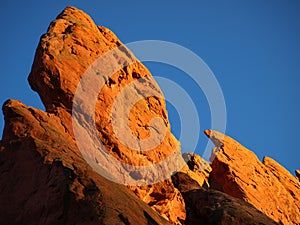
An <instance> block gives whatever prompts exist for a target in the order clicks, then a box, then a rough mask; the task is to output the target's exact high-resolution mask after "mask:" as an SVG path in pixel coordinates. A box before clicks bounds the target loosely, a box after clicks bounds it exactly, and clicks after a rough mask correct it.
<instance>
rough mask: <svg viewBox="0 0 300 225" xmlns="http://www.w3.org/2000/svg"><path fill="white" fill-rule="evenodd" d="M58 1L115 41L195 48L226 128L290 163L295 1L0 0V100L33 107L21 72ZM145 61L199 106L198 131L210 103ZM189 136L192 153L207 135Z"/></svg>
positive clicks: (294, 123)
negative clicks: (220, 100)
mask: <svg viewBox="0 0 300 225" xmlns="http://www.w3.org/2000/svg"><path fill="white" fill-rule="evenodd" d="M178 2H179V1H178ZM67 5H73V6H75V7H78V8H80V9H82V10H84V11H85V12H87V13H88V14H89V15H91V16H92V18H93V19H94V21H95V22H96V23H97V24H98V25H103V26H106V27H108V28H110V29H111V30H113V31H114V32H115V33H116V34H117V36H118V37H119V38H120V39H121V41H122V42H123V43H128V42H132V41H138V40H148V39H154V40H164V41H170V42H174V43H177V44H179V45H182V46H184V47H186V48H189V49H190V50H192V51H193V52H195V53H196V54H197V55H199V56H200V57H201V58H202V59H203V60H204V61H205V62H206V64H207V65H208V66H209V67H210V69H211V70H212V71H213V73H214V74H215V76H216V78H217V79H218V81H219V84H220V86H221V88H222V90H223V94H224V97H225V101H226V106H227V130H226V134H228V135H230V136H232V137H234V138H235V139H236V140H238V141H239V142H240V143H241V144H243V145H244V146H246V147H247V148H249V149H251V150H253V151H254V152H255V153H256V154H257V155H258V157H259V158H260V159H261V158H262V157H263V156H264V155H268V156H270V157H272V158H274V159H275V160H277V161H278V162H280V163H281V164H282V165H284V166H285V167H286V168H288V169H289V170H290V171H292V172H294V170H295V169H299V168H300V167H299V155H300V154H299V144H298V140H299V137H298V136H299V129H298V128H299V127H300V118H299V115H300V104H299V103H300V101H299V99H300V89H299V86H300V13H299V12H300V1H297V0H289V1H279V0H268V1H261V0H260V1H259V0H252V1H232V0H228V1H186V2H182V1H181V2H180V3H175V2H174V1H147V2H145V3H144V2H143V1H120V2H116V1H105V3H101V2H100V1H99V2H92V1H85V2H83V1H57V0H56V1H53V0H52V1H49V0H46V1H33V0H29V1H23V2H22V1H21V2H19V1H16V0H12V1H6V2H1V9H2V12H1V14H0V17H1V19H0V21H1V36H0V40H1V45H2V46H1V51H0V59H1V76H0V79H1V80H0V85H1V87H0V101H1V104H2V103H3V102H4V101H5V100H6V99H8V98H13V99H19V100H21V101H23V102H24V103H25V104H27V105H32V106H34V107H38V108H42V109H43V106H42V104H41V102H40V99H39V97H38V95H37V94H36V93H34V92H33V91H31V89H30V87H29V85H28V83H27V76H28V74H29V72H30V68H31V65H32V62H33V57H34V53H35V48H36V46H37V44H38V41H39V37H40V36H41V35H42V34H43V33H45V32H46V29H47V27H48V25H49V23H50V21H52V20H53V19H54V18H55V17H56V16H57V15H58V14H59V13H60V12H61V11H62V10H63V9H64V8H65V6H67ZM147 66H149V69H150V71H151V72H152V73H153V75H156V74H158V75H160V76H162V75H163V76H165V77H167V78H169V79H172V80H173V81H175V82H177V83H179V84H180V85H181V86H182V87H184V88H185V89H186V90H187V91H188V93H189V94H190V95H191V96H192V98H193V100H194V101H195V103H196V106H197V108H198V111H199V117H200V125H201V127H200V129H201V130H204V129H208V128H209V125H210V114H209V113H210V111H209V108H208V105H207V102H206V99H205V97H204V95H203V93H202V92H201V90H200V89H199V88H198V87H197V86H196V85H195V84H194V83H193V81H192V80H190V79H189V78H188V77H187V76H186V74H184V73H183V72H181V71H179V70H176V69H175V68H171V67H169V66H166V65H160V64H155V63H147ZM168 109H169V117H170V120H171V125H172V130H173V132H174V133H175V135H177V136H178V135H179V131H180V124H179V123H178V121H179V120H178V115H177V113H176V112H175V110H174V109H173V108H172V107H171V106H168ZM191 119H193V118H191ZM2 128H3V117H2V116H1V117H0V129H1V130H2ZM182 132H190V133H192V132H193V130H186V131H185V130H183V131H182ZM199 136H200V139H199V144H198V147H197V149H196V152H198V153H199V154H200V155H201V149H203V148H204V147H205V145H206V142H207V139H206V137H204V135H203V133H202V132H201V133H200V134H199ZM182 145H183V146H182V147H183V150H184V151H191V150H190V149H189V143H188V142H185V143H182Z"/></svg>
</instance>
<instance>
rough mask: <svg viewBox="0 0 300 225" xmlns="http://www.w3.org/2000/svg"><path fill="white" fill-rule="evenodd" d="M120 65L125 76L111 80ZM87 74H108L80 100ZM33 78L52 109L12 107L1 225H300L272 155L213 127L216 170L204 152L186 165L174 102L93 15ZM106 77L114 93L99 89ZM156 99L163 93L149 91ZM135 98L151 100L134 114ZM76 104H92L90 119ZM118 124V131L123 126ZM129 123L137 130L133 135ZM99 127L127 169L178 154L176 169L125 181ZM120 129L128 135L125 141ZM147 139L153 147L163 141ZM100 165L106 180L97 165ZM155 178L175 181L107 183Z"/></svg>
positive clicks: (59, 27) (58, 25)
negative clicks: (101, 151)
mask: <svg viewBox="0 0 300 225" xmlns="http://www.w3.org/2000/svg"><path fill="white" fill-rule="evenodd" d="M115 48H117V51H116V52H115V53H116V54H113V55H112V56H113V57H112V58H111V60H110V61H107V62H106V64H101V66H100V69H101V70H100V71H98V70H96V69H95V68H94V67H90V66H91V64H93V62H95V60H96V59H98V58H99V57H100V56H103V55H106V56H107V53H108V52H111V51H114V50H113V49H115ZM109 59H110V58H109ZM131 62H132V63H131ZM96 66H99V64H97V65H96ZM110 68H120V69H119V70H117V71H114V73H112V75H111V76H109V75H107V76H106V74H105V73H104V75H103V72H107V71H110ZM86 71H88V72H89V73H92V75H95V76H96V77H97V78H96V79H95V82H94V83H93V81H94V80H92V81H90V80H88V81H87V84H89V85H90V86H85V89H84V90H85V92H82V93H81V94H82V95H79V97H78V96H77V95H75V93H78V92H76V91H77V90H78V85H79V83H80V80H82V79H83V77H85V75H84V74H86ZM102 78H103V79H102ZM101 79H102V81H101ZM28 81H29V83H30V85H31V87H32V89H33V90H35V91H36V92H38V94H39V95H40V97H41V100H42V102H43V103H44V105H45V108H46V112H44V111H41V110H38V109H35V108H32V107H28V106H25V105H24V104H23V103H21V102H19V101H16V100H8V101H7V102H5V103H4V105H3V113H4V117H5V128H4V131H3V137H2V140H1V143H0V203H1V204H0V224H12V225H15V224H17V225H18V224H19V225H21V224H24V225H25V224H26V225H27V224H38V225H40V224H46V225H47V224H51V225H52V224H58V225H60V224H62V225H71V224H72V225H73V224H74V225H77V224H78V225H79V224H93V225H94V224H107V225H111V224H125V225H135V224H136V225H143V224H145V225H146V224H147V225H157V224H186V225H189V224H215V225H218V224H260V225H262V224H276V223H275V222H273V221H272V220H271V219H270V218H272V219H274V220H275V221H277V222H279V221H280V222H282V223H283V224H299V196H300V195H299V186H300V185H299V179H298V178H295V177H293V176H292V175H291V174H290V173H289V172H288V171H286V170H285V169H284V168H283V167H282V166H280V165H279V164H278V163H277V162H275V161H274V160H272V159H271V158H268V157H265V158H264V161H263V163H261V162H260V161H259V160H258V159H257V157H256V156H255V155H254V153H253V152H251V151H249V150H247V149H245V148H244V147H243V146H241V145H240V144H239V143H237V142H236V141H234V140H232V139H231V138H229V137H227V136H225V135H223V134H221V133H218V132H215V131H206V134H207V136H208V137H209V138H210V139H211V140H212V141H213V142H214V144H215V145H216V148H215V149H214V154H216V157H215V159H214V160H213V162H212V164H209V163H208V162H205V161H204V160H203V159H202V158H201V157H200V156H197V155H196V154H191V153H188V154H184V155H183V157H181V154H180V145H179V142H178V141H177V140H176V139H175V137H174V136H173V135H172V134H171V132H170V124H169V121H168V117H167V111H166V104H165V101H164V99H163V96H162V95H161V91H160V89H159V87H158V85H157V84H156V82H155V81H154V79H153V78H152V76H151V74H150V72H149V71H148V70H147V68H145V67H144V65H143V64H141V63H140V62H139V61H137V60H136V59H135V57H134V55H133V54H132V53H131V52H130V51H129V50H128V49H127V48H126V47H125V46H123V45H122V43H121V41H120V40H119V39H118V38H117V37H116V36H115V35H114V34H113V33H112V32H111V31H110V30H108V29H107V28H105V27H101V26H96V25H95V24H94V22H93V20H92V19H91V18H90V17H89V16H88V15H86V14H85V13H84V12H82V11H81V10H78V9H76V8H74V7H67V8H66V9H65V10H64V11H63V12H62V13H61V14H60V15H59V16H58V17H57V18H56V19H55V20H54V21H53V22H51V24H50V26H49V28H48V30H47V33H46V34H44V35H43V36H42V37H41V40H40V43H39V45H38V47H37V50H36V55H35V59H34V63H33V65H32V70H31V72H30V75H29V77H28ZM100 81H101V82H102V83H103V86H102V88H101V90H97V87H98V86H97V85H98V84H100V83H101V82H100ZM97 82H98V83H97ZM99 82H100V83H99ZM83 83H84V82H83ZM79 86H80V85H79ZM128 86H131V87H132V90H133V91H132V90H131V91H125V92H124V93H125V95H124V96H126V98H123V99H121V100H120V101H118V100H116V98H117V97H118V96H119V94H120V93H121V92H122V91H123V90H124V89H126V87H128ZM93 91H99V93H98V92H97V95H96V98H95V99H92V98H90V97H91V96H89V95H87V96H86V95H85V93H86V92H87V93H89V92H91V93H93ZM152 91H154V93H158V95H159V97H157V96H151V95H149V93H150V94H151V93H153V92H152ZM122 93H123V92H122ZM76 97H78V99H77V100H78V101H75V103H74V98H75V99H76ZM126 99H127V100H128V99H139V100H138V101H137V102H135V104H134V105H132V107H131V108H130V111H129V113H128V115H126V114H125V113H124V112H125V111H126V110H124V106H126V105H127V102H124V101H125V100H126ZM94 100H95V101H94ZM123 100H124V101H123ZM93 101H94V103H95V104H93ZM85 102H92V103H91V104H87V105H86V104H84V103H85ZM73 103H74V104H73ZM74 108H75V109H78V108H80V110H79V112H81V113H82V115H80V114H79V113H78V111H77V110H75V111H74V110H73V111H72V109H74ZM117 109H121V110H119V111H118V110H117ZM72 115H73V117H72ZM126 116H127V117H126ZM74 118H75V119H74ZM119 118H125V120H124V121H122V120H120V119H119ZM153 118H160V119H159V122H154V123H152V124H151V123H150V121H151V120H152V119H153ZM72 119H74V120H75V122H76V124H78V125H79V127H80V128H81V130H84V131H87V133H84V134H86V136H83V137H84V138H85V139H83V145H80V144H79V143H78V139H76V138H75V134H76V132H77V131H76V129H74V130H73V128H74V127H73V123H72V121H73V122H74V120H72ZM115 120H116V121H118V123H115V124H113V121H115ZM126 124H127V125H128V128H129V129H128V130H129V132H128V130H127V131H126V132H125V131H122V128H123V127H124V126H126ZM149 124H150V125H149ZM94 125H95V126H94ZM161 127H165V130H164V131H165V133H163V134H164V136H163V139H162V140H159V145H155V147H154V149H152V150H150V151H142V150H143V147H142V146H144V144H143V143H142V140H147V138H149V137H152V136H151V135H152V134H153V132H154V131H155V130H156V131H155V132H156V133H157V134H158V136H159V135H160V134H162V132H161V131H160V129H157V128H161ZM94 128H96V129H95V130H96V135H97V136H98V137H99V138H100V140H101V142H102V144H103V146H104V148H105V149H106V150H107V152H108V153H109V155H111V156H113V159H115V160H117V161H118V162H122V163H126V164H130V165H134V166H142V168H144V167H147V166H149V165H152V164H155V163H157V162H160V161H164V160H165V159H168V158H169V156H172V155H174V156H175V161H170V162H169V163H167V164H166V165H164V166H161V171H160V172H156V171H152V170H150V172H149V171H148V170H144V172H143V171H142V170H140V171H139V170H130V168H127V167H126V172H128V173H127V175H124V174H122V173H117V172H118V170H119V169H120V167H118V166H117V165H116V164H114V163H113V162H114V161H113V160H110V161H103V160H101V159H103V158H101V157H100V156H99V155H98V151H96V150H95V149H94V148H93V147H94V146H93V145H91V142H90V139H92V138H89V137H90V136H89V135H92V133H91V130H93V129H94ZM116 130H117V131H118V132H119V133H118V132H116ZM155 132H154V133H155ZM116 133H118V134H120V135H123V136H124V137H128V138H126V140H125V142H124V140H123V142H122V141H120V139H119V137H118V136H117V135H116ZM80 134H83V133H80ZM134 137H135V138H134ZM151 140H152V139H151ZM157 140H158V138H154V139H153V142H155V143H156V142H157ZM145 143H146V144H145V147H149V146H147V145H148V144H149V143H150V144H151V143H152V141H151V142H149V143H148V142H145ZM147 143H148V144H147ZM91 146H92V147H91ZM129 146H135V147H137V149H135V150H132V148H131V147H129ZM80 147H81V148H84V149H85V150H86V151H87V152H88V153H86V152H82V151H80V150H79V148H80ZM81 150H82V149H81ZM85 154H86V155H85ZM98 156H99V157H98ZM84 158H85V159H87V158H88V160H89V163H87V161H86V160H85V159H84ZM184 160H185V161H186V162H187V164H186V165H185V166H183V167H182V168H180V170H179V171H180V172H178V173H176V174H173V173H172V172H174V171H175V169H174V168H175V167H176V164H177V163H178V162H183V161H184ZM99 165H100V166H102V169H101V170H100V174H99V173H97V172H99V170H97V169H95V168H97V166H99ZM95 166H96V167H95ZM103 168H104V169H103ZM105 168H108V170H106V169H105ZM149 168H150V167H149ZM96 170H97V172H96ZM111 171H113V174H111V173H110V172H111ZM170 171H171V172H170ZM149 174H150V177H153V180H152V181H153V182H154V178H156V177H160V176H161V175H162V174H167V175H168V176H169V177H168V176H167V178H166V179H165V180H161V181H159V182H154V183H151V184H149V185H138V186H135V185H131V186H128V185H127V187H126V186H125V185H121V184H118V183H114V182H112V181H109V180H108V179H106V178H109V179H110V178H111V176H114V179H113V180H115V179H117V180H119V181H121V183H124V184H131V183H130V182H132V181H138V182H140V183H139V184H145V183H147V182H146V181H149V180H146V178H147V176H149ZM171 175H173V176H172V178H171ZM203 187H204V188H207V190H206V189H203ZM208 188H209V189H208ZM213 189H216V190H213ZM247 202H248V203H247ZM249 203H250V204H252V205H253V206H252V205H250V204H249ZM254 207H255V208H256V209H258V210H259V211H258V210H256V209H255V208H254ZM264 214H265V215H264ZM266 215H267V216H268V217H270V218H268V217H267V216H266Z"/></svg>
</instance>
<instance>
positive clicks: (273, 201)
mask: <svg viewBox="0 0 300 225" xmlns="http://www.w3.org/2000/svg"><path fill="white" fill-rule="evenodd" d="M205 134H206V135H207V136H208V137H209V138H210V139H211V140H212V141H213V142H214V143H215V144H216V148H215V149H214V156H215V158H214V159H213V162H212V165H211V166H212V172H211V178H210V184H211V187H212V188H214V189H217V190H220V191H223V192H225V193H227V194H229V195H231V196H233V197H237V198H240V199H243V200H245V201H247V202H249V203H251V204H252V205H253V206H255V207H256V208H257V209H258V210H260V211H261V212H263V213H265V214H266V215H267V216H269V217H270V218H272V219H273V220H275V221H277V222H281V223H282V224H286V225H287V224H299V223H300V213H299V212H300V201H299V199H300V183H299V180H298V179H296V178H295V177H294V176H292V175H291V174H290V173H289V172H288V171H287V170H286V169H284V168H283V167H282V166H281V165H279V164H278V163H277V162H275V161H274V160H273V159H271V158H268V157H265V158H264V160H263V162H260V160H259V159H258V158H257V156H256V155H255V154H254V153H253V152H252V151H250V150H248V149H246V148H245V147H243V146H242V145H241V144H239V143H238V142H236V141H235V140H233V139H232V138H230V137H228V136H226V135H224V134H221V133H219V132H217V131H212V130H207V131H205Z"/></svg>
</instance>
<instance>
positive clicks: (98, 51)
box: [28, 7, 185, 222]
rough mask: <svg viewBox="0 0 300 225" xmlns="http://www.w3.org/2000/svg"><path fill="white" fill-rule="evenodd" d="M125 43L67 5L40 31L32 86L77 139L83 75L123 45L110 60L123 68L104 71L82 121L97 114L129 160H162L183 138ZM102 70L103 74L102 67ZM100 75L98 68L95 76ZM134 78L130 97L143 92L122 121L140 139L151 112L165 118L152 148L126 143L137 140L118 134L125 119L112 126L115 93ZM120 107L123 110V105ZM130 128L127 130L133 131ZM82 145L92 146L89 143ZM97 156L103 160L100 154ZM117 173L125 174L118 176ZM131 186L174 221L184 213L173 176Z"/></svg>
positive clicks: (109, 144)
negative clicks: (75, 125) (75, 119)
mask: <svg viewBox="0 0 300 225" xmlns="http://www.w3.org/2000/svg"><path fill="white" fill-rule="evenodd" d="M121 45H122V43H121V42H120V40H119V39H118V38H117V37H116V36H115V35H114V34H113V33H112V32H111V31H110V30H109V29H107V28H104V27H98V26H96V25H95V23H94V22H93V20H92V19H91V18H90V17H89V16H88V15H87V14H85V13H84V12H82V11H80V10H78V9H75V8H73V7H67V8H66V9H65V10H64V11H63V12H62V13H61V14H60V15H59V16H58V17H57V18H56V19H55V20H54V21H53V22H51V24H50V27H49V28H48V31H47V33H46V34H44V35H43V36H42V37H41V40H40V43H39V46H38V47H37V50H36V55H35V59H34V63H33V66H32V70H31V73H30V75H29V77H28V80H29V83H30V85H31V87H32V89H33V90H35V91H37V92H38V93H39V95H40V97H41V100H42V102H43V103H44V105H45V107H46V111H47V112H49V113H52V114H53V115H56V116H57V117H59V118H60V120H61V124H63V126H64V128H65V132H66V133H67V134H68V135H70V136H71V138H73V139H74V134H73V126H72V118H71V112H72V106H73V98H74V95H75V92H76V89H77V87H78V85H79V82H80V79H82V77H83V76H84V74H85V73H86V71H87V70H88V69H89V67H90V66H91V65H92V64H93V63H94V62H95V61H96V60H97V59H98V58H99V57H100V56H102V55H105V54H106V53H108V52H109V51H111V50H112V49H114V48H116V47H119V51H118V52H117V53H116V54H114V57H115V58H112V60H111V61H109V63H111V64H116V65H115V66H116V67H118V66H120V70H118V71H116V72H114V71H112V72H113V75H112V76H110V77H109V75H110V74H109V72H111V71H104V72H107V73H108V74H107V75H106V74H105V76H107V77H104V78H106V79H107V81H106V82H105V84H104V85H103V88H102V90H101V92H100V93H99V96H97V99H96V102H95V104H96V106H95V110H94V111H95V114H94V115H88V114H85V115H84V117H85V118H84V122H81V123H83V124H85V125H86V127H85V130H93V127H92V125H93V124H90V123H89V122H88V120H89V119H90V118H88V117H93V116H95V124H96V127H97V131H98V135H99V136H100V138H101V141H102V143H103V144H104V147H105V149H106V150H107V151H109V154H110V155H112V156H114V157H115V158H116V159H117V160H118V161H121V162H124V163H126V164H130V165H139V166H142V165H151V163H155V162H160V161H162V160H163V159H165V158H166V157H168V156H169V155H170V154H172V153H173V152H174V151H178V147H179V143H178V141H177V140H176V139H175V137H174V136H173V135H172V134H171V132H170V125H169V122H168V119H167V112H166V107H165V101H164V99H163V98H157V97H155V96H154V97H153V96H149V97H148V96H146V98H144V96H143V95H145V94H146V93H147V87H148V86H150V87H151V89H157V90H158V91H157V92H159V87H158V86H157V84H156V82H155V81H154V80H153V78H152V76H151V74H150V72H149V71H148V70H147V68H145V67H144V65H143V64H141V63H140V62H138V61H134V60H133V63H130V60H132V59H133V58H134V55H133V54H132V53H131V52H130V51H129V50H127V49H126V47H124V46H121ZM97 66H98V67H100V66H105V65H100V66H99V65H97ZM98 69H103V68H98ZM98 73H99V72H98ZM100 73H101V75H102V73H103V71H101V72H100ZM96 75H97V71H96V72H95V77H96ZM92 82H94V81H92ZM133 82H135V86H134V87H133V89H134V92H133V93H131V92H129V93H127V94H128V99H134V98H137V99H138V98H140V97H143V98H141V100H140V101H138V102H137V104H135V105H134V107H133V109H131V111H130V114H129V116H128V117H129V118H126V120H127V121H124V123H128V121H129V125H130V129H131V132H132V133H133V135H135V136H137V137H139V138H141V139H142V138H146V137H148V136H149V135H151V132H152V130H151V129H150V128H151V126H149V122H150V120H151V119H152V118H161V120H162V121H163V123H164V125H165V126H166V134H165V137H164V139H163V140H162V143H161V144H160V145H158V146H157V147H156V148H155V149H153V150H151V151H141V152H137V151H134V150H132V149H131V148H130V147H127V146H128V145H134V144H135V143H133V142H134V140H133V141H132V142H130V143H128V144H127V145H126V144H124V143H122V142H121V141H120V140H119V139H118V138H119V137H117V136H116V135H115V130H121V132H123V130H124V129H123V127H122V126H123V124H122V123H121V122H122V121H121V122H120V123H117V126H120V127H113V126H112V122H111V121H112V120H116V119H118V118H119V117H120V118H122V116H120V115H118V114H114V113H113V112H112V110H113V109H112V108H113V104H115V103H116V101H115V99H116V97H117V96H118V95H119V94H120V92H121V90H122V89H124V88H125V87H126V86H128V85H129V84H131V83H133ZM141 84H142V85H141ZM89 88H92V87H89ZM136 95H138V96H136ZM80 97H82V96H80ZM80 100H81V101H82V102H92V101H93V99H90V96H87V97H86V98H83V97H82V99H80ZM117 104H119V105H117V106H116V108H117V109H118V108H121V109H122V107H124V106H123V105H124V104H127V103H126V102H125V103H124V102H121V103H118V102H117ZM122 104H123V105H122ZM73 107H74V106H73ZM82 111H84V112H83V113H85V111H91V110H90V109H89V108H87V109H85V108H83V109H82ZM72 113H74V111H73V112H72ZM119 113H122V111H121V112H119ZM86 117H87V118H88V119H86ZM124 117H126V115H125V116H124ZM125 134H126V133H125ZM127 134H128V135H127V136H129V133H127ZM77 144H78V143H77ZM84 147H85V148H88V146H84ZM176 149H177V150H176ZM91 151H92V150H91ZM78 154H79V153H78ZM96 157H98V156H95V158H96ZM96 161H101V160H99V159H97V158H96V159H95V162H96ZM101 163H102V161H101ZM114 166H116V165H115V164H114V163H110V164H109V165H108V166H107V167H109V169H110V170H113V169H114ZM118 170H119V168H116V171H118ZM138 172H139V171H138ZM172 172H173V171H172ZM130 174H134V177H133V178H140V179H142V178H143V174H139V173H135V171H132V173H130ZM121 175H123V174H121ZM170 175H171V174H170ZM116 176H120V175H116ZM117 179H121V178H120V177H118V178H117ZM128 179H131V177H128V176H126V177H125V178H124V180H122V182H124V183H127V182H129V183H130V180H128ZM132 189H133V191H134V193H136V194H137V195H138V196H139V197H140V198H141V199H143V200H144V201H145V202H146V203H147V204H149V205H151V206H152V207H153V208H154V209H155V210H157V211H158V212H160V214H161V215H163V216H164V217H165V218H166V219H170V220H171V221H173V222H176V221H179V220H184V219H185V207H184V202H183V198H182V196H181V194H180V193H179V191H178V190H176V188H174V186H173V185H172V183H171V182H170V179H169V180H166V181H162V182H161V183H158V184H154V185H153V186H151V187H148V186H143V187H141V188H138V187H132ZM165 190H167V193H168V194H167V195H163V197H162V194H161V193H162V192H164V191H165ZM169 204H171V205H172V210H170V207H169V206H168V205H169Z"/></svg>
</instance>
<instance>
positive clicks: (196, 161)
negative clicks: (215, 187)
mask: <svg viewBox="0 0 300 225" xmlns="http://www.w3.org/2000/svg"><path fill="white" fill-rule="evenodd" d="M183 158H184V159H185V161H186V162H187V165H186V166H184V167H183V168H182V169H181V170H180V171H179V172H181V173H185V174H187V175H188V176H189V177H190V178H191V179H193V180H195V181H196V182H197V183H198V184H199V186H200V187H209V182H208V178H209V174H210V172H211V167H210V164H209V163H208V162H206V161H205V160H204V159H203V158H201V157H200V156H199V155H197V154H192V153H184V154H183Z"/></svg>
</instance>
